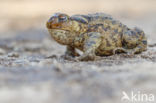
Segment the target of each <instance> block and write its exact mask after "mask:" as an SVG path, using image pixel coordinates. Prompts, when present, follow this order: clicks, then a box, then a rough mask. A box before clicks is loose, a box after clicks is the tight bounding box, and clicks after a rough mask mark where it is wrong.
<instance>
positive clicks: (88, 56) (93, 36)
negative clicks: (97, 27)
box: [76, 32, 102, 61]
mask: <svg viewBox="0 0 156 103" xmlns="http://www.w3.org/2000/svg"><path fill="white" fill-rule="evenodd" d="M101 40H102V38H101V34H100V33H98V32H90V33H88V34H87V37H86V38H85V42H84V47H83V51H84V53H83V55H82V56H80V57H78V58H76V59H77V60H80V61H88V60H94V59H96V57H97V56H96V54H95V51H96V49H97V48H98V47H99V46H100V44H101Z"/></svg>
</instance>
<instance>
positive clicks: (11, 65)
mask: <svg viewBox="0 0 156 103" xmlns="http://www.w3.org/2000/svg"><path fill="white" fill-rule="evenodd" d="M155 5H156V1H155V0H118V1H117V0H109V1H107V0H97V1H95V0H91V1H89V0H77V1H75V0H64V1H61V0H57V1H56V0H44V1H39V0H33V1H32V0H11V1H9V0H0V12H1V14H0V22H1V23H0V103H132V101H121V98H122V96H123V92H126V93H127V94H128V96H130V95H131V93H132V92H134V93H135V94H137V96H138V95H142V94H147V95H150V94H152V95H154V96H155V99H156V86H155V85H156V42H155V40H156V36H155V33H156V30H155V28H156V20H155V18H156V7H155ZM54 12H65V13H68V14H69V15H72V14H75V13H82V14H85V13H92V12H105V13H108V14H111V15H112V16H113V17H114V18H117V19H119V20H120V21H122V22H123V23H124V24H126V25H128V26H129V27H134V26H138V27H140V28H142V29H143V30H144V31H145V33H146V35H147V37H148V43H149V46H148V50H147V51H146V52H143V53H141V54H138V55H134V56H128V55H125V54H120V55H114V56H109V57H102V58H101V59H100V60H97V61H89V62H75V61H69V60H64V59H63V58H61V57H60V56H61V55H63V54H64V51H65V47H64V46H61V45H59V44H57V43H56V42H55V41H53V40H52V39H50V38H49V37H50V36H49V35H48V32H47V30H46V28H45V22H46V21H47V19H48V18H49V16H50V15H52V13H54ZM51 55H52V57H51V58H46V57H48V56H51ZM137 100H138V98H137ZM155 101H156V100H155ZM155 101H153V102H149V101H145V100H144V101H142V102H139V101H135V102H136V103H147V102H148V103H155Z"/></svg>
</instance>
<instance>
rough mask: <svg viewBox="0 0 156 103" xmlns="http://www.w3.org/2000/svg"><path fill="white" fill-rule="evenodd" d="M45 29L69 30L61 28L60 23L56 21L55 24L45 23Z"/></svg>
mask: <svg viewBox="0 0 156 103" xmlns="http://www.w3.org/2000/svg"><path fill="white" fill-rule="evenodd" d="M46 27H47V29H49V30H64V31H70V30H68V29H67V28H63V27H62V25H61V24H59V23H57V24H52V23H49V22H47V24H46Z"/></svg>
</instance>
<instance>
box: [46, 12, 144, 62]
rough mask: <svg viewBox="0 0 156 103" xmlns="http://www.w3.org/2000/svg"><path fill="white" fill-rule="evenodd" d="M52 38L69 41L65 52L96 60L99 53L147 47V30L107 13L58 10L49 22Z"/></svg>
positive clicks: (137, 50)
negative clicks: (81, 53)
mask: <svg viewBox="0 0 156 103" xmlns="http://www.w3.org/2000/svg"><path fill="white" fill-rule="evenodd" d="M46 26H47V29H48V31H49V33H50V34H51V36H52V38H53V39H54V40H56V41H57V42H58V43H60V44H62V45H66V46H67V49H66V53H65V55H66V56H72V57H75V56H79V54H78V53H76V51H75V49H79V50H81V51H83V52H84V53H83V55H82V56H79V57H78V58H77V59H78V60H94V59H95V58H96V57H97V56H109V55H113V54H116V53H122V52H124V53H128V54H136V53H141V52H142V51H145V50H146V49H147V39H146V36H145V33H144V32H143V31H142V30H141V29H139V28H134V29H130V28H128V27H127V26H126V25H124V24H122V23H121V22H119V21H117V20H115V19H113V18H112V17H111V16H109V15H107V14H104V13H96V14H88V15H73V16H71V17H70V16H68V15H66V14H63V13H55V14H54V15H53V16H52V17H51V18H50V19H49V20H48V22H47V23H46Z"/></svg>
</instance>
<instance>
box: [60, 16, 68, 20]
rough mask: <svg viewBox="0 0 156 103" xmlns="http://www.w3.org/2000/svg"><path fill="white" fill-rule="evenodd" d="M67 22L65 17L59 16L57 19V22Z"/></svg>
mask: <svg viewBox="0 0 156 103" xmlns="http://www.w3.org/2000/svg"><path fill="white" fill-rule="evenodd" d="M66 20H67V17H66V16H60V17H59V21H66Z"/></svg>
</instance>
